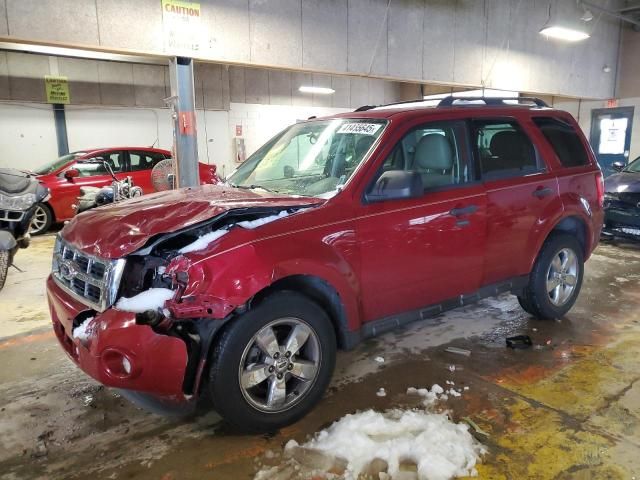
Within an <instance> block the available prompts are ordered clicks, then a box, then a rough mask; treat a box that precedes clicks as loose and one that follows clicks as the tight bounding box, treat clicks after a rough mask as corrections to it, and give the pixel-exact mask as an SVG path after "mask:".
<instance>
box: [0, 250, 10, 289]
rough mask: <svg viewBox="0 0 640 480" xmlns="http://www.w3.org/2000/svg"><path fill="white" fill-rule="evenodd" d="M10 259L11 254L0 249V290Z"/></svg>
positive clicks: (7, 271) (5, 278) (5, 279)
mask: <svg viewBox="0 0 640 480" xmlns="http://www.w3.org/2000/svg"><path fill="white" fill-rule="evenodd" d="M10 261H11V254H10V253H9V252H8V251H7V250H0V290H2V287H4V283H5V282H6V281H7V274H8V273H9V263H10Z"/></svg>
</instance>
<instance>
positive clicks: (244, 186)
mask: <svg viewBox="0 0 640 480" xmlns="http://www.w3.org/2000/svg"><path fill="white" fill-rule="evenodd" d="M230 185H231V186H232V187H233V188H241V189H243V190H256V189H258V188H259V189H260V190H264V191H265V192H269V193H280V192H279V191H278V190H272V189H271V188H267V187H263V186H262V185H234V184H233V183H231V184H230Z"/></svg>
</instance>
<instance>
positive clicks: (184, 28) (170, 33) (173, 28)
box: [161, 0, 202, 54]
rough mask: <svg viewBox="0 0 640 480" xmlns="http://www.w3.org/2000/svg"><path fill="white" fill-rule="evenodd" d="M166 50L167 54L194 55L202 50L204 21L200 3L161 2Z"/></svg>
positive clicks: (168, 0)
mask: <svg viewBox="0 0 640 480" xmlns="http://www.w3.org/2000/svg"><path fill="white" fill-rule="evenodd" d="M161 2H162V27H163V30H164V50H165V52H167V53H174V54H175V53H193V52H197V51H198V50H200V47H201V42H202V21H201V14H202V11H201V10H200V4H199V3H193V2H185V1H181V0H161Z"/></svg>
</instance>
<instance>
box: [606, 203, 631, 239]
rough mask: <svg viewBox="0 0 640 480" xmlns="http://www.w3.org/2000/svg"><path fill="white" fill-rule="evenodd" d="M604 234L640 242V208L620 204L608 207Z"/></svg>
mask: <svg viewBox="0 0 640 480" xmlns="http://www.w3.org/2000/svg"><path fill="white" fill-rule="evenodd" d="M602 233H603V234H604V235H606V236H615V237H623V238H629V239H633V240H640V208H638V207H633V206H626V205H624V206H621V205H619V204H610V205H609V206H606V207H605V217H604V228H603V229H602Z"/></svg>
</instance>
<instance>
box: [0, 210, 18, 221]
mask: <svg viewBox="0 0 640 480" xmlns="http://www.w3.org/2000/svg"><path fill="white" fill-rule="evenodd" d="M23 217H24V212H19V211H17V210H2V209H0V222H20V221H22V218H23Z"/></svg>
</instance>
